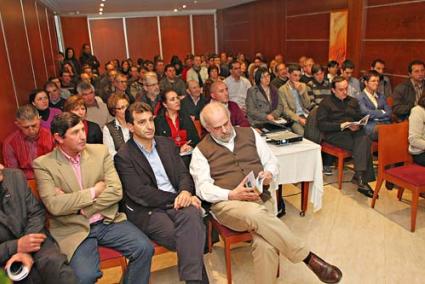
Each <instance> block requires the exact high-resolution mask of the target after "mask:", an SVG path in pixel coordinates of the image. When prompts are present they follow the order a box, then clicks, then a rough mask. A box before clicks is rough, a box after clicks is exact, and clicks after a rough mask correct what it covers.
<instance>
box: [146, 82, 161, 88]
mask: <svg viewBox="0 0 425 284" xmlns="http://www.w3.org/2000/svg"><path fill="white" fill-rule="evenodd" d="M153 86H158V82H156V83H152V84H146V87H153Z"/></svg>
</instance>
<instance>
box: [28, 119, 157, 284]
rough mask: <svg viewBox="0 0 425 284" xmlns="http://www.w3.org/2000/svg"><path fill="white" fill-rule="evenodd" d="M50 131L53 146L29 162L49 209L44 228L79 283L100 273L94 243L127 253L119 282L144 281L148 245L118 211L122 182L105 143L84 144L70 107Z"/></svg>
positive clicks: (81, 127) (149, 255)
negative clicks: (127, 263) (123, 270)
mask: <svg viewBox="0 0 425 284" xmlns="http://www.w3.org/2000/svg"><path fill="white" fill-rule="evenodd" d="M51 131H52V134H53V137H54V139H55V142H56V144H57V146H56V148H55V149H54V150H53V151H52V152H51V153H49V154H47V155H44V156H41V157H39V158H37V159H36V160H35V161H34V163H33V167H34V171H35V176H36V179H37V185H38V190H39V193H40V197H41V200H42V201H43V203H44V205H45V206H46V209H47V211H48V212H49V213H50V215H51V218H50V228H49V230H50V232H51V234H52V236H53V238H54V239H55V240H56V241H57V242H58V244H59V247H60V249H61V251H62V252H63V253H64V254H66V255H67V257H68V260H69V261H70V265H71V267H72V268H73V269H74V272H75V274H76V275H77V277H78V278H79V280H80V283H95V282H96V280H97V279H98V278H100V277H101V276H102V273H101V271H100V269H99V254H98V246H99V245H100V246H105V247H110V248H113V249H115V250H117V251H119V252H121V253H122V254H123V255H124V256H125V257H126V258H128V259H129V265H128V269H127V272H126V274H125V276H124V283H148V282H149V276H150V265H151V258H152V255H153V247H152V244H151V242H150V240H149V239H148V238H147V237H146V235H145V234H143V233H142V232H141V231H140V230H139V229H138V228H137V227H135V226H134V225H133V224H131V223H130V222H128V221H127V220H126V216H125V214H123V213H120V212H118V202H119V201H120V200H121V198H122V187H121V182H120V179H119V177H118V174H117V172H116V171H115V168H114V165H113V162H112V158H111V156H110V155H109V152H108V149H107V148H106V146H104V145H100V144H88V145H86V134H85V131H84V124H83V122H82V121H81V118H80V117H78V116H77V115H75V114H73V113H67V112H65V113H62V114H60V115H58V116H56V117H55V118H54V120H53V122H52V127H51Z"/></svg>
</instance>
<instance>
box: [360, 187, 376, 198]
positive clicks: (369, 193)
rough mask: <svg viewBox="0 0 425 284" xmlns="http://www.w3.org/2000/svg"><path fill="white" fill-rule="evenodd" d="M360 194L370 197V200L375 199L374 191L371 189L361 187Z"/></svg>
mask: <svg viewBox="0 0 425 284" xmlns="http://www.w3.org/2000/svg"><path fill="white" fill-rule="evenodd" d="M357 191H358V192H360V193H361V194H363V195H365V196H367V197H369V198H373V190H371V189H365V188H361V187H360V186H359V188H358V189H357Z"/></svg>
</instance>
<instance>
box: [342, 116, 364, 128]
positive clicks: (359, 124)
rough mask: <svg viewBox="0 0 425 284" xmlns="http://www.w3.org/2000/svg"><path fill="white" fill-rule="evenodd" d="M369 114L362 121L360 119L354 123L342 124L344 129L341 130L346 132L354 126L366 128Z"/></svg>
mask: <svg viewBox="0 0 425 284" xmlns="http://www.w3.org/2000/svg"><path fill="white" fill-rule="evenodd" d="M369 116H370V115H369V114H368V115H366V116H364V117H363V118H362V119H360V120H359V121H352V122H344V123H343V124H342V128H341V130H345V129H347V128H349V127H350V126H353V125H358V126H365V125H366V124H367V122H368V121H369Z"/></svg>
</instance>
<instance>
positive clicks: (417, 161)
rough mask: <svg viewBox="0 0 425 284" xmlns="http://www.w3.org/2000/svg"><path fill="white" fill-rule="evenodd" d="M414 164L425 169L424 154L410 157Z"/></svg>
mask: <svg viewBox="0 0 425 284" xmlns="http://www.w3.org/2000/svg"><path fill="white" fill-rule="evenodd" d="M412 157H413V161H414V162H415V164H418V165H421V166H424V167H425V152H424V153H422V154H419V155H412Z"/></svg>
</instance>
